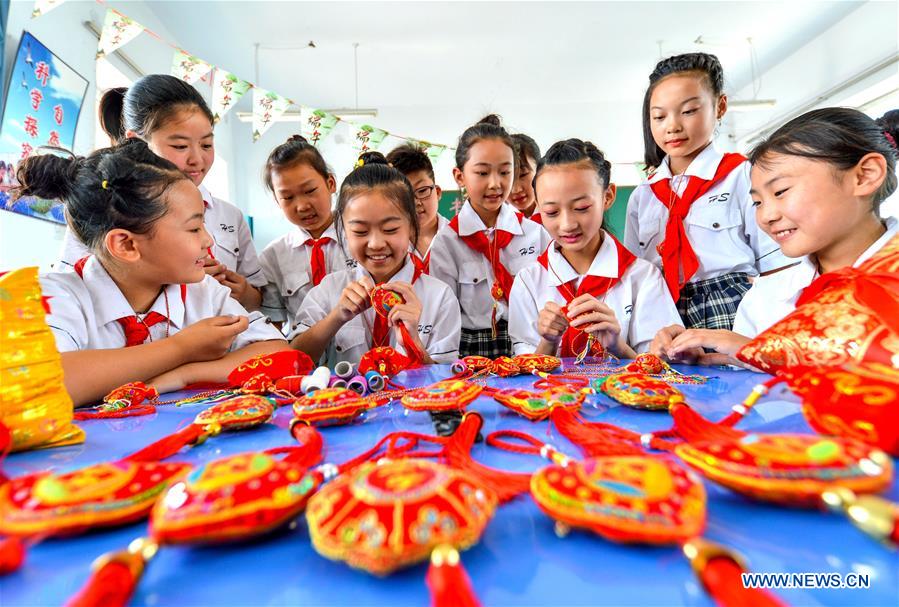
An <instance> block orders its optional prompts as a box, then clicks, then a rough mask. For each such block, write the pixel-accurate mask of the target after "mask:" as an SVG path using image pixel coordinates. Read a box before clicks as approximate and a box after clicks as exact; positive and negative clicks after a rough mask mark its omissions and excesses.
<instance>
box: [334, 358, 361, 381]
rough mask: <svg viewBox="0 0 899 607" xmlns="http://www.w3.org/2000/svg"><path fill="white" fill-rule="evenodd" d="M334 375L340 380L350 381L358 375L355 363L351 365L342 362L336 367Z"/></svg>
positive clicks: (346, 361)
mask: <svg viewBox="0 0 899 607" xmlns="http://www.w3.org/2000/svg"><path fill="white" fill-rule="evenodd" d="M334 375H336V376H337V377H339V378H340V379H345V380H350V379H351V378H352V377H353V376H354V375H356V369H355V368H353V363H351V362H350V361H348V360H342V361H340V362H339V363H337V364H336V365H334Z"/></svg>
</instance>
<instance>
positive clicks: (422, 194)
mask: <svg viewBox="0 0 899 607" xmlns="http://www.w3.org/2000/svg"><path fill="white" fill-rule="evenodd" d="M436 188H437V186H436V185H423V186H421V187H420V188H416V189H415V192H414V194H415V199H416V200H424V199H425V198H427V197H428V196H430V195H431V192H433V191H434V190H435V189H436Z"/></svg>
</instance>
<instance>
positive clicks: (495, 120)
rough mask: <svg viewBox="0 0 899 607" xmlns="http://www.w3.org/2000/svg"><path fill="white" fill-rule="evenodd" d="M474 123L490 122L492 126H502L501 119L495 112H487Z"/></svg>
mask: <svg viewBox="0 0 899 607" xmlns="http://www.w3.org/2000/svg"><path fill="white" fill-rule="evenodd" d="M475 124H492V125H493V126H502V125H503V121H502V119H500V117H499V116H497V115H496V114H487V115H486V116H484V117H483V118H481V119H480V120H478V121H477V122H476V123H475Z"/></svg>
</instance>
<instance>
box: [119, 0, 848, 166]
mask: <svg viewBox="0 0 899 607" xmlns="http://www.w3.org/2000/svg"><path fill="white" fill-rule="evenodd" d="M862 4H864V3H863V2H845V1H841V2H802V1H797V0H793V1H786V2H269V1H257V2H250V1H243V2H196V1H187V2H158V1H156V2H153V1H151V2H147V5H148V6H149V7H150V8H151V10H152V11H153V12H154V13H155V14H156V15H157V16H158V18H159V19H160V21H161V22H163V23H164V24H165V26H166V27H167V28H168V30H169V32H170V33H171V34H172V35H173V36H174V37H175V38H176V39H177V41H178V42H179V43H180V44H181V45H183V46H184V47H185V48H186V49H187V50H189V51H190V52H192V53H194V54H196V55H198V56H199V57H201V58H203V59H205V60H207V61H209V62H210V63H213V64H215V65H218V66H220V67H223V68H226V69H228V70H230V71H232V72H235V73H237V74H238V75H239V76H241V77H243V78H246V79H249V80H251V81H253V82H254V83H256V84H258V85H259V86H261V87H263V88H267V89H271V90H275V91H277V92H278V93H281V94H282V95H285V96H287V97H289V98H291V99H294V100H295V101H297V102H299V103H303V104H306V105H311V106H314V107H325V108H335V107H352V106H354V105H355V104H356V98H355V89H354V82H355V81H354V62H353V52H354V48H353V44H354V43H358V44H359V47H358V66H359V75H358V82H359V84H358V106H359V107H374V108H378V110H379V112H380V113H379V118H378V119H377V120H376V121H374V122H375V123H376V124H377V125H378V126H380V127H382V128H385V129H387V130H388V131H392V132H396V133H400V134H403V135H406V136H413V137H418V138H422V139H428V140H431V141H438V142H444V143H449V144H453V143H454V142H455V139H456V138H457V137H458V135H459V133H461V131H462V130H463V129H464V128H465V127H466V126H467V125H469V124H471V123H472V122H473V121H474V120H476V119H477V118H479V117H480V116H481V115H483V114H484V113H486V112H490V111H495V112H498V113H500V114H501V115H502V116H503V117H504V119H505V120H506V122H507V124H508V125H509V126H510V127H511V128H512V129H513V130H518V131H524V132H528V133H531V134H532V135H534V136H535V138H536V139H537V140H538V142H540V143H541V144H542V145H544V146H546V145H548V144H549V143H551V142H552V141H554V140H556V139H559V138H562V137H570V136H580V137H583V138H592V139H594V140H596V141H599V142H601V143H600V144H601V145H606V146H607V147H609V148H611V149H612V150H613V151H612V156H613V157H615V158H616V159H617V160H619V161H623V162H630V161H634V160H637V159H638V158H639V156H640V151H641V149H642V148H641V144H640V142H639V139H640V122H639V121H640V117H639V108H640V102H641V99H642V95H643V91H644V88H645V83H646V79H647V77H648V75H649V72H650V71H651V70H652V68H653V66H654V65H655V63H656V61H658V59H659V57H660V56H667V55H671V54H675V53H679V52H686V51H692V50H704V51H707V52H713V53H715V54H717V55H718V56H719V57H720V58H721V60H722V62H723V64H724V67H725V73H726V75H727V81H728V85H727V86H728V89H729V90H730V91H739V90H740V89H742V88H743V87H745V86H746V85H747V84H749V83H751V81H752V70H751V61H750V46H749V44H748V42H747V39H748V38H751V39H752V43H753V48H754V49H755V52H756V57H757V68H758V71H759V73H763V72H764V71H766V70H767V69H769V68H770V67H772V66H774V65H775V64H776V63H777V62H778V61H780V60H781V59H782V58H783V57H786V56H788V55H790V54H791V53H793V52H795V51H796V50H797V49H799V48H801V47H802V46H803V45H805V44H806V43H807V42H808V41H809V40H811V39H813V38H814V37H815V36H817V35H818V34H820V33H821V32H822V31H824V30H826V29H827V28H828V27H830V26H832V25H833V24H835V23H837V22H839V21H840V20H841V19H843V18H844V17H846V16H847V15H848V14H850V13H851V12H852V11H854V10H856V9H857V8H858V7H859V6H860V5H862ZM125 10H127V8H125ZM200 24H202V26H200ZM700 37H701V39H702V40H703V41H705V44H696V43H695V41H696V40H697V39H698V38H700ZM309 40H313V41H315V44H316V48H314V49H311V48H305V47H304V46H305V45H306V43H307V42H308V41H309ZM257 43H259V44H260V45H261V46H260V50H259V54H258V71H257V67H256V65H254V57H255V44H257ZM290 47H294V48H290ZM296 47H299V48H296ZM243 103H244V106H247V105H248V102H247V101H244V102H243ZM241 109H243V108H241ZM579 119H580V120H581V122H580V123H578V120H579Z"/></svg>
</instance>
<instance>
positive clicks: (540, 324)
mask: <svg viewBox="0 0 899 607" xmlns="http://www.w3.org/2000/svg"><path fill="white" fill-rule="evenodd" d="M567 328H568V319H567V318H565V315H564V314H563V313H562V307H561V306H559V304H557V303H556V302H554V301H548V302H546V303H545V304H544V305H543V309H542V310H540V314H539V315H538V316H537V333H539V334H540V337H542V338H543V339H544V340H545V341H546V342H548V343H551V344H558V343H559V340H560V339H562V335H563V334H564V333H565V330H566V329H567Z"/></svg>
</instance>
